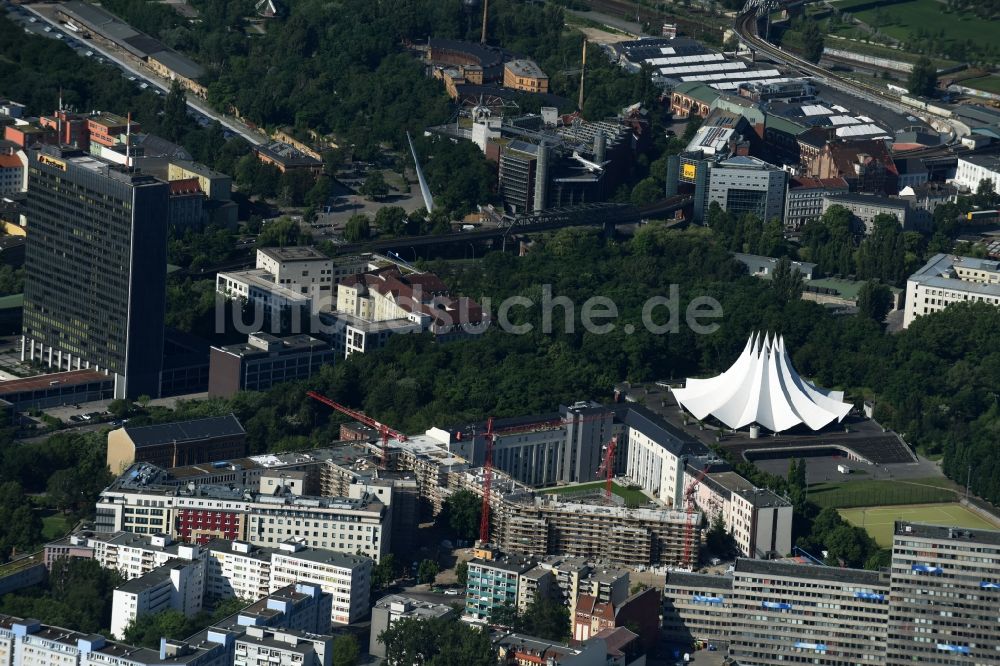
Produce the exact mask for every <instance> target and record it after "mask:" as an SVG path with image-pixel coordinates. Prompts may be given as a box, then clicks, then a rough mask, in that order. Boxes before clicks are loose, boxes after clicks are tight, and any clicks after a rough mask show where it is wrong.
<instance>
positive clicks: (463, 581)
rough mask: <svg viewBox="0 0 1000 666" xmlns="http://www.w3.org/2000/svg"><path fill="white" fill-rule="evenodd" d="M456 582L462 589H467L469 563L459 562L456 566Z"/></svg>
mask: <svg viewBox="0 0 1000 666" xmlns="http://www.w3.org/2000/svg"><path fill="white" fill-rule="evenodd" d="M455 580H457V581H458V584H459V585H461V586H462V587H465V586H466V585H467V584H468V582H469V563H468V562H459V563H458V564H456V565H455Z"/></svg>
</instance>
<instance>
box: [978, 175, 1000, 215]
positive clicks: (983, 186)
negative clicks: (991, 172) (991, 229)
mask: <svg viewBox="0 0 1000 666" xmlns="http://www.w3.org/2000/svg"><path fill="white" fill-rule="evenodd" d="M973 198H974V200H975V203H976V205H977V206H980V207H982V208H992V207H994V206H996V205H997V204H1000V195H998V194H997V191H996V186H995V185H994V184H993V179H992V178H982V179H980V181H979V185H978V186H976V195H975V197H973Z"/></svg>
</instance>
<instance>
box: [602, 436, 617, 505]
mask: <svg viewBox="0 0 1000 666" xmlns="http://www.w3.org/2000/svg"><path fill="white" fill-rule="evenodd" d="M617 447H618V435H615V436H614V437H612V438H611V441H609V442H608V446H607V448H606V449H605V450H604V459H603V460H602V461H601V466H600V467H598V468H597V476H601V475H602V474H603V475H604V499H606V500H608V501H611V479H612V478H613V477H614V475H615V449H616V448H617Z"/></svg>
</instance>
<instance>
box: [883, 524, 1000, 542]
mask: <svg viewBox="0 0 1000 666" xmlns="http://www.w3.org/2000/svg"><path fill="white" fill-rule="evenodd" d="M894 530H895V535H896V537H897V538H902V539H906V538H908V537H909V538H920V539H935V540H939V541H951V542H963V543H969V544H973V543H983V544H989V545H991V546H1000V531H997V530H981V529H967V528H964V527H948V526H946V525H928V524H926V523H909V522H905V521H902V520H897V521H896V524H895V527H894Z"/></svg>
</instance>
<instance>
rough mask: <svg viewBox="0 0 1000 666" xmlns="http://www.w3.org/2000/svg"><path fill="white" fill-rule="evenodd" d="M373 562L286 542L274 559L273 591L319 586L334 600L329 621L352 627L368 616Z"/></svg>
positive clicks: (272, 562) (355, 556) (272, 570)
mask: <svg viewBox="0 0 1000 666" xmlns="http://www.w3.org/2000/svg"><path fill="white" fill-rule="evenodd" d="M371 577H372V559H371V558H370V557H365V556H363V555H348V554H346V553H336V552H331V551H327V550H316V549H312V548H309V549H307V548H303V547H301V546H299V545H297V544H289V543H285V544H282V545H281V546H280V547H279V550H278V552H275V553H274V554H273V555H272V557H271V589H272V590H274V589H277V588H280V587H282V586H284V585H288V584H291V583H296V582H298V583H308V584H310V585H317V586H319V587H320V589H322V590H323V592H324V593H328V594H329V595H330V596H331V598H332V600H331V606H332V607H331V612H330V620H331V622H333V623H334V624H351V623H352V622H356V621H358V620H360V619H361V618H363V617H364V616H365V615H367V614H368V607H369V606H368V605H369V600H370V594H371Z"/></svg>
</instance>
